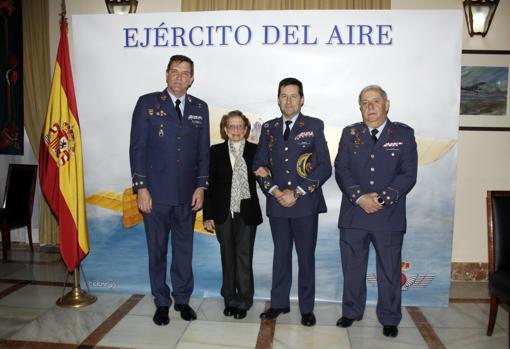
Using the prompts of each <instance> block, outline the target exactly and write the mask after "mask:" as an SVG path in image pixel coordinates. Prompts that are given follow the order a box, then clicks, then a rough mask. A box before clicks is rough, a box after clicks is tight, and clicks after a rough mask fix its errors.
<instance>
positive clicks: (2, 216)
mask: <svg viewBox="0 0 510 349" xmlns="http://www.w3.org/2000/svg"><path fill="white" fill-rule="evenodd" d="M36 179H37V165H19V164H9V172H8V174H7V182H6V185H5V194H4V201H3V207H2V208H0V229H1V230H2V252H3V259H4V260H5V259H6V258H7V252H8V251H10V249H11V229H17V228H22V227H25V226H26V227H27V232H28V241H29V242H30V249H31V250H32V252H33V251H34V245H33V244H32V209H33V206H34V193H35V182H36Z"/></svg>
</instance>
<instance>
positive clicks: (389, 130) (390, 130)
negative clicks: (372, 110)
mask: <svg viewBox="0 0 510 349" xmlns="http://www.w3.org/2000/svg"><path fill="white" fill-rule="evenodd" d="M387 133H388V136H391V134H392V133H393V130H392V129H391V128H389V129H388V132H387Z"/></svg>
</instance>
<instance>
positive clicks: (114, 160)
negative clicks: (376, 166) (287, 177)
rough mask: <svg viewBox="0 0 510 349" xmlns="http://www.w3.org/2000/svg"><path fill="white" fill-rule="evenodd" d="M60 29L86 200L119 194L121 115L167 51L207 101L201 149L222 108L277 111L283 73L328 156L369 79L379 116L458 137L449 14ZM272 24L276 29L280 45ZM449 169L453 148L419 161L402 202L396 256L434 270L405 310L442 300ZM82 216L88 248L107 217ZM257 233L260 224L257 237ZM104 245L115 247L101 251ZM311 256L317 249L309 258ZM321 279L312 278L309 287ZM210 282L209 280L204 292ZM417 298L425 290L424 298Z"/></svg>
mask: <svg viewBox="0 0 510 349" xmlns="http://www.w3.org/2000/svg"><path fill="white" fill-rule="evenodd" d="M72 24H73V43H74V51H73V52H74V57H73V58H74V60H73V69H74V77H75V85H76V93H77V101H78V110H79V115H80V122H81V128H82V134H83V148H84V169H85V183H86V194H87V196H89V195H92V194H94V193H96V192H99V191H112V192H122V191H123V190H124V189H126V188H128V187H130V185H131V177H130V170H129V158H128V148H129V132H130V122H131V115H132V111H133V108H134V106H135V103H136V100H137V98H138V97H139V96H140V95H142V94H145V93H148V92H152V91H161V90H163V89H164V88H165V69H166V65H167V63H168V60H169V58H170V56H172V55H174V54H184V55H187V56H189V57H191V58H192V59H193V60H194V62H195V82H194V84H193V86H192V87H191V88H190V90H189V93H190V94H193V95H196V96H197V97H199V98H201V99H204V100H205V101H206V102H207V103H208V104H209V107H210V111H211V135H212V140H211V141H212V143H217V142H219V141H220V139H219V132H218V130H217V129H218V125H219V118H220V117H221V115H222V114H223V113H224V112H226V111H229V110H233V109H240V110H241V111H243V112H244V113H245V114H247V115H248V116H249V117H250V119H251V120H252V122H254V121H255V120H257V119H259V118H260V119H262V120H264V121H265V120H268V119H270V118H274V117H277V116H280V113H279V110H278V107H277V103H276V94H277V86H278V82H279V81H280V80H281V79H282V78H285V77H289V76H292V77H296V78H298V79H300V80H301V81H302V82H303V84H304V93H305V105H304V107H303V113H304V114H306V115H311V116H315V117H319V118H322V119H323V120H324V121H325V131H326V138H327V140H328V145H329V149H330V153H331V156H332V158H334V156H335V155H336V152H337V148H338V141H339V138H340V134H341V130H342V128H343V127H345V126H346V125H348V124H351V123H353V122H357V121H359V120H361V116H360V113H359V109H358V105H357V96H358V93H359V91H360V90H361V89H362V88H363V87H364V86H366V85H369V84H379V85H381V86H382V87H383V88H385V90H386V91H387V92H388V95H389V99H390V101H391V108H390V112H389V117H390V119H391V120H395V121H400V122H404V123H407V124H409V125H411V126H412V127H413V128H414V129H415V133H416V136H417V137H419V138H421V139H427V140H435V139H441V140H445V139H447V140H451V141H453V142H455V141H456V139H457V132H458V131H457V130H458V112H459V96H460V58H461V31H462V13H461V12H460V11H331V10H328V11H264V12H258V11H230V12H193V13H155V14H137V15H125V16H112V15H79V16H73V18H72ZM225 26H230V27H231V28H232V30H230V29H228V27H225ZM286 26H287V27H286ZM156 28H158V29H156ZM275 28H277V29H278V31H279V33H280V36H279V40H278V41H277V40H276V36H275V31H276V29H275ZM236 29H237V37H236V34H235V30H236ZM286 30H287V33H288V35H287V36H285V33H286ZM335 30H337V31H335ZM350 31H351V32H350ZM369 31H371V34H367V35H361V39H360V32H361V33H367V32H369ZM248 32H250V33H251V35H250V36H249V35H248V34H247V33H248ZM147 33H148V35H149V41H148V42H147V37H146V35H147ZM379 33H380V34H379ZM181 34H182V35H181ZM209 34H210V35H209ZM223 34H224V35H223ZM350 34H351V36H350ZM174 35H177V36H178V37H177V39H175V37H174ZM179 35H181V36H179ZM335 35H336V36H335ZM369 36H370V39H371V43H370V41H369V39H368V37H369ZM339 37H340V38H341V41H342V43H340V39H339ZM248 38H249V40H248ZM201 43H202V45H200V44H201ZM422 150H423V149H422ZM420 155H421V156H422V155H423V154H420ZM455 168H456V147H455V146H454V147H453V148H452V149H451V150H450V151H449V152H448V153H446V154H443V155H442V156H441V157H438V158H437V159H435V161H434V162H432V163H431V164H428V165H423V166H420V169H419V179H418V184H417V186H416V187H415V189H414V190H413V192H412V193H411V195H410V198H409V199H410V200H409V204H408V206H409V217H408V222H409V231H408V234H407V236H406V241H407V240H409V243H406V245H405V248H407V252H404V259H407V260H412V263H411V265H412V268H414V269H411V270H410V271H409V272H411V271H412V270H415V271H416V270H418V271H420V272H421V274H431V273H433V274H434V279H433V281H432V282H430V285H429V286H428V287H426V288H420V290H416V291H417V292H418V293H417V294H416V297H415V298H413V297H410V296H406V297H408V298H407V299H408V300H409V303H413V304H418V303H419V304H422V303H426V304H445V302H446V303H447V297H448V288H449V268H450V260H451V236H452V231H453V202H454V198H455ZM326 186H327V190H325V192H326V200H327V204H328V213H327V214H326V215H321V217H320V222H321V223H320V224H321V229H322V230H324V231H325V233H324V237H325V239H327V238H326V237H327V236H328V234H329V236H330V238H331V239H332V240H331V241H330V242H332V241H336V243H338V232H337V230H336V221H337V217H338V213H339V206H340V199H341V197H340V195H341V193H340V191H339V189H338V187H337V186H336V183H335V182H334V179H333V178H332V179H330V180H329V181H328V182H327V183H326ZM261 199H262V200H261V201H264V200H263V198H261ZM88 209H89V222H90V225H91V229H90V235H91V241H92V243H91V244H92V249H93V248H94V236H95V234H97V232H95V231H94V227H95V226H96V225H95V224H94V222H93V221H92V220H94V219H96V218H97V219H99V218H98V217H104V216H108V215H112V214H114V213H113V211H109V210H104V209H96V208H94V207H90V206H89V207H88ZM268 229H269V227H268V224H267V223H266V222H265V223H264V224H263V226H261V227H260V228H259V235H258V236H259V237H260V236H261V233H266V232H268V231H269V230H268ZM414 233H416V234H414ZM428 234H432V235H428ZM433 234H438V235H433ZM264 235H267V236H265V237H264V239H269V244H268V245H267V246H271V244H270V238H269V237H268V236H269V235H268V234H264ZM258 239H259V238H258ZM334 239H336V240H334ZM420 239H423V240H420ZM434 239H435V241H437V242H438V243H437V244H432V245H431V247H430V249H425V251H423V248H422V247H424V246H425V245H426V244H429V243H431V241H434ZM258 241H259V240H257V243H258ZM261 244H262V243H261ZM111 248H112V250H113V249H114V248H115V246H114V245H113V244H112V246H111ZM141 248H145V247H144V246H142V247H141ZM255 248H256V252H255V259H256V263H255V264H256V265H255V269H256V270H255V271H256V273H257V270H258V269H257V258H260V259H262V258H266V257H267V256H264V257H263V256H262V255H261V256H259V255H257V244H256V247H255ZM322 248H323V247H322V246H321V244H320V241H319V244H318V246H317V255H318V258H319V257H320V255H321V249H322ZM336 249H338V246H336ZM405 251H406V250H405ZM271 252H272V251H271ZM336 253H337V255H336V256H335V258H333V259H331V260H330V261H329V262H327V261H326V262H325V263H326V264H325V266H324V268H325V269H327V268H329V267H328V263H330V266H331V268H332V269H331V274H332V275H333V274H334V273H335V272H336V273H337V274H339V273H341V272H340V267H339V265H338V263H339V257H338V253H339V252H336ZM196 255H197V251H195V256H196ZM96 258H97V259H96ZM434 258H436V259H437V260H438V261H440V262H438V263H439V265H436V264H433V263H432V264H431V262H430V261H431V259H432V260H433V259H434ZM266 259H267V258H266ZM95 260H97V261H99V260H100V257H99V256H97V257H96V256H94V254H93V253H91V256H89V258H88V262H87V263H88V264H89V265H90V268H92V269H93V268H94V265H95V263H94V261H95ZM319 267H320V266H318V268H319ZM198 268H199V269H200V267H198ZM195 269H197V268H195ZM259 271H260V272H261V273H263V274H264V277H260V276H259V280H260V282H259V284H258V285H259V288H260V293H258V295H259V296H261V297H264V296H266V295H268V287H269V284H268V282H269V281H267V280H268V279H270V273H271V268H270V266H269V267H267V266H266V265H264V266H263V267H262V266H261V265H260V268H259ZM97 273H98V274H100V273H104V271H99V270H98V271H97ZM196 274H197V272H196ZM198 274H200V270H198ZM418 274H419V273H418ZM418 274H412V275H418ZM218 275H220V277H221V274H218ZM410 275H411V274H410ZM96 277H97V278H101V276H100V275H96ZM255 277H256V283H257V275H255ZM196 278H197V279H198V276H197V277H196ZM320 278H321V277H320V270H318V279H319V280H318V283H319V281H320ZM326 279H327V280H328V281H327V282H332V283H333V285H332V286H331V287H330V288H329V291H327V292H326V293H325V294H323V295H321V297H322V298H325V299H329V300H338V299H339V295H341V283H340V282H339V281H340V280H341V275H340V276H339V278H338V279H331V278H329V277H327V278H326ZM213 284H214V283H213ZM207 287H209V284H208V286H207ZM207 287H206V288H207ZM256 287H257V285H256ZM319 287H321V286H320V285H319V284H318V288H319ZM214 288H215V286H214V285H213V286H212V287H211V290H210V291H211V292H212V293H214ZM217 288H219V287H217ZM432 291H434V292H435V293H434V292H432ZM419 292H429V293H431V292H432V293H433V295H432V296H431V298H429V299H427V297H424V296H423V294H422V293H419ZM410 293H411V292H409V294H410ZM369 296H370V294H369ZM372 298H373V297H372ZM373 299H375V298H373ZM405 300H406V298H404V302H405Z"/></svg>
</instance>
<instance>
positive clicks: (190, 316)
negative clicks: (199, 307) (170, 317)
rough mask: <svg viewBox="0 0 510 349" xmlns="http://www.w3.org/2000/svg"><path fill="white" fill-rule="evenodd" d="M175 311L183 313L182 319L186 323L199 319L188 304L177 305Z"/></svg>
mask: <svg viewBox="0 0 510 349" xmlns="http://www.w3.org/2000/svg"><path fill="white" fill-rule="evenodd" d="M174 309H175V310H176V311H179V312H180V313H181V319H183V320H185V321H192V320H196V319H197V314H196V313H195V311H194V310H193V309H191V307H190V306H189V305H188V304H176V305H174Z"/></svg>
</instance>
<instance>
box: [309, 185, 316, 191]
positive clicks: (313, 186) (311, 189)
mask: <svg viewBox="0 0 510 349" xmlns="http://www.w3.org/2000/svg"><path fill="white" fill-rule="evenodd" d="M314 190H315V184H312V185H310V186H308V191H309V192H310V193H313V191H314Z"/></svg>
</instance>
